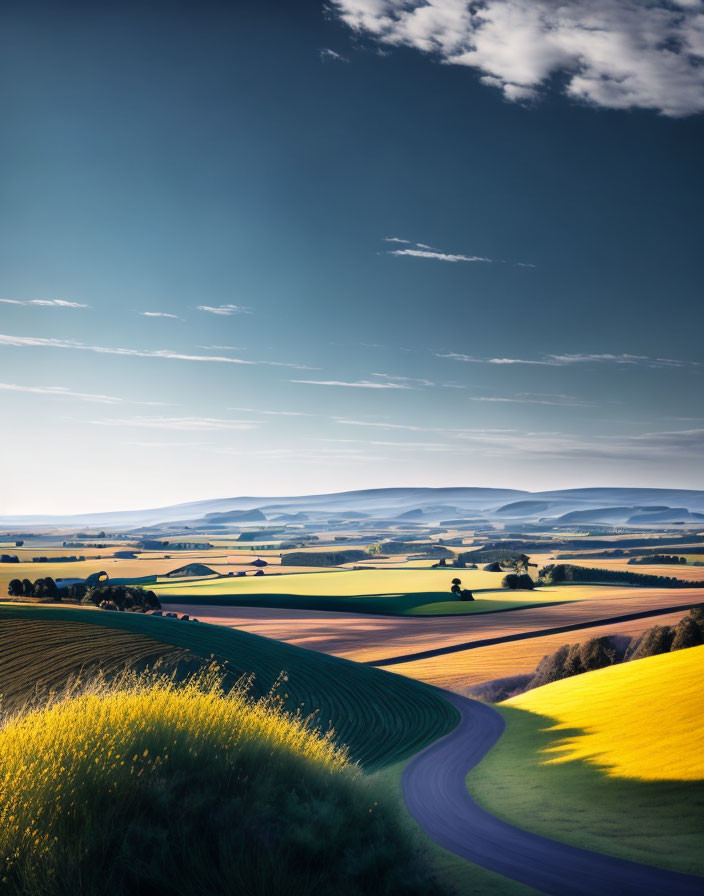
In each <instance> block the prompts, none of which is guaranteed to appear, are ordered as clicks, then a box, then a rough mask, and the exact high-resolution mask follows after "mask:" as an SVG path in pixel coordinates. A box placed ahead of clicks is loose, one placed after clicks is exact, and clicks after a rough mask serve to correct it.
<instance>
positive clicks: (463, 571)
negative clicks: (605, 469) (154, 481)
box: [0, 488, 704, 893]
mask: <svg viewBox="0 0 704 896" xmlns="http://www.w3.org/2000/svg"><path fill="white" fill-rule="evenodd" d="M656 497H657V498H658V500H659V501H660V502H661V505H662V504H664V503H666V502H671V501H673V499H674V498H676V499H677V503H678V504H680V505H681V504H686V506H687V507H688V508H690V509H689V510H688V513H689V514H691V515H692V516H694V517H696V518H697V519H699V518H701V519H702V520H704V493H702V492H693V491H691V492H683V491H682V492H679V493H677V494H676V495H675V493H673V492H669V493H668V492H664V491H663V492H662V494H661V495H659V496H656V495H655V492H654V490H643V491H642V493H641V494H638V495H633V494H632V495H631V496H630V499H631V500H633V499H634V498H636V499H637V500H639V501H640V502H642V503H640V504H634V505H633V507H632V510H633V512H637V508H638V507H648V506H649V504H648V503H646V502H652V501H654V500H655V499H656ZM503 498H504V496H503V495H502V494H501V493H500V492H497V493H492V491H491V490H489V489H471V488H454V489H452V488H450V489H442V490H440V489H387V490H384V489H379V490H373V491H366V492H364V491H362V492H350V493H345V494H339V495H321V496H310V497H300V498H279V499H255V498H248V499H232V500H231V501H223V502H221V501H218V502H212V507H211V505H210V504H208V503H207V502H206V505H204V506H198V507H197V508H195V509H192V508H190V507H187V506H186V507H176V508H167V509H164V510H162V511H158V510H157V511H154V512H153V513H151V514H150V516H153V517H154V519H150V520H149V521H148V522H147V524H146V525H143V523H144V522H145V520H144V519H143V518H142V517H143V515H142V514H134V515H133V516H134V520H133V522H130V520H129V519H128V518H127V517H129V514H126V515H124V518H123V519H122V520H121V522H120V524H119V525H113V526H110V525H109V523H108V522H107V520H108V519H109V517H108V516H101V515H100V514H97V515H96V516H95V517H94V519H93V521H92V523H93V525H91V526H86V520H83V519H81V520H71V519H70V518H69V517H66V518H65V519H63V520H53V521H48V520H46V521H42V520H29V519H27V520H24V521H22V522H20V521H17V522H16V523H15V524H14V525H8V524H7V523H6V524H5V531H4V533H3V536H2V537H3V550H4V551H5V552H6V553H5V554H4V555H3V562H2V575H3V580H2V587H3V591H4V592H5V596H4V598H3V603H2V604H1V605H0V641H1V643H2V651H1V656H2V659H1V660H0V686H1V688H2V693H3V705H4V708H5V712H6V714H7V722H6V728H5V729H4V731H3V732H2V734H0V750H1V751H2V754H3V756H4V757H5V760H4V768H5V771H4V775H5V778H4V784H3V791H2V792H3V799H4V800H5V805H4V807H3V812H4V818H5V825H4V834H3V849H4V850H5V852H4V855H5V856H6V858H5V862H6V865H5V869H4V874H5V881H6V883H7V886H8V887H9V888H10V891H15V892H26V890H27V881H28V880H31V881H33V884H32V885H33V886H35V887H37V888H39V887H41V888H42V890H43V891H46V892H49V891H51V890H52V886H54V884H52V882H51V881H52V880H53V879H55V876H56V875H60V878H61V880H63V881H65V882H66V883H67V884H68V885H70V886H72V887H79V886H81V887H84V888H85V891H86V892H93V890H95V892H97V891H98V888H99V886H100V881H101V880H102V879H103V878H104V877H105V876H106V875H108V874H109V875H111V876H114V877H115V879H116V880H115V887H116V891H117V892H123V891H124V892H129V891H130V890H131V888H133V887H135V886H136V887H140V886H143V885H144V883H143V880H142V878H141V875H142V874H144V873H147V874H148V875H149V878H150V879H152V878H153V880H154V882H155V883H154V886H156V887H157V890H158V891H159V892H161V889H159V888H162V889H163V888H167V889H172V890H173V891H174V892H177V891H178V892H182V891H184V890H183V889H181V890H179V889H178V888H179V887H181V888H183V886H184V884H183V882H184V881H190V883H188V886H190V887H193V886H197V884H196V883H195V878H194V874H196V870H195V869H196V868H197V875H200V874H201V873H202V866H203V864H205V865H206V866H207V867H208V868H209V869H210V871H209V873H211V874H212V878H211V880H212V883H211V884H209V886H212V887H213V888H214V892H230V890H228V887H230V888H232V882H231V878H232V877H233V876H234V875H236V876H237V879H238V884H237V887H239V888H240V889H237V888H235V889H233V892H240V891H241V892H243V893H244V892H296V893H297V892H301V893H308V892H314V891H315V892H328V891H330V892H331V891H332V888H333V887H335V888H336V889H338V888H342V891H343V892H350V893H356V892H377V891H379V892H400V893H401V892H402V893H407V892H414V893H415V892H418V893H426V892H427V893H430V892H438V893H444V892H447V893H452V892H458V893H483V892H498V893H522V892H526V893H527V892H536V891H537V892H547V893H557V892H570V893H571V892H575V893H576V892H579V893H596V892H609V891H613V892H623V893H698V892H702V885H703V884H704V864H703V863H702V850H701V848H700V847H701V836H702V830H704V765H703V757H704V724H703V722H702V718H703V715H702V708H703V704H702V687H701V671H702V663H703V662H704V660H703V656H704V531H702V529H703V527H702V526H701V524H697V523H691V524H690V523H688V524H687V525H686V526H685V527H684V528H683V527H681V526H678V527H676V528H674V527H667V526H663V525H659V526H654V527H652V528H647V529H646V528H638V527H628V526H619V527H614V526H610V525H608V524H606V523H603V522H601V521H600V520H602V519H605V518H608V516H609V513H610V511H611V508H612V507H613V506H618V505H620V504H621V502H622V500H623V496H622V495H621V494H620V493H619V490H617V489H611V490H609V489H599V490H590V489H579V490H572V491H562V492H555V493H550V494H546V495H542V496H541V499H542V500H544V501H545V502H546V503H547V504H550V503H551V502H553V501H555V502H559V506H560V509H564V506H566V505H567V504H569V505H570V506H572V507H573V508H579V509H580V512H581V511H584V512H585V513H586V512H587V511H588V515H589V516H590V518H591V519H592V520H593V521H592V522H589V523H583V524H581V525H578V526H575V525H571V524H569V523H562V522H560V521H559V518H552V519H551V518H549V517H543V518H542V519H541V520H533V519H530V517H527V516H526V515H525V514H523V515H521V516H517V517H514V518H513V519H512V520H511V521H508V522H507V521H506V520H505V517H504V508H505V504H504V503H503ZM514 503H515V502H514ZM223 504H224V505H226V506H228V508H229V509H228V510H227V511H225V513H226V514H229V515H230V516H233V517H237V516H239V517H243V516H247V515H250V516H256V517H257V519H256V521H254V520H252V521H251V522H223V523H216V524H212V523H209V519H211V518H212V517H211V516H209V514H212V513H218V514H221V513H223V511H222V510H220V509H218V510H217V511H216V510H214V509H213V508H215V507H218V508H221V507H222V506H223ZM661 505H659V506H661ZM253 511H258V513H256V514H254V513H253ZM512 512H516V511H512ZM519 512H520V511H519ZM569 512H572V511H569ZM521 513H522V512H521ZM162 514H163V516H164V517H165V519H164V520H163V521H162V522H161V523H159V522H157V521H156V518H157V517H158V516H160V515H162ZM448 514H449V515H450V519H449V520H446V519H445V517H447V516H448ZM177 517H181V519H180V520H178V521H175V520H176V518H177ZM463 517H464V518H469V517H473V518H474V519H475V522H473V523H472V524H467V523H464V522H462V518H463ZM480 517H481V520H480V519H479V518H480ZM499 520H502V522H499ZM362 521H363V522H362ZM87 530H89V531H87ZM67 543H68V544H70V545H71V546H72V547H71V551H72V552H73V553H71V554H67V549H66V547H65V545H66V544H67ZM699 570H701V579H698V578H697V577H696V575H695V573H696V572H697V571H699ZM682 573H684V574H682ZM184 738H185V740H184ZM187 745H188V746H187ZM223 750H224V751H225V752H223ZM74 756H75V758H71V759H70V761H67V757H74ZM30 757H31V758H30ZM18 763H21V764H22V767H23V769H24V771H22V772H21V773H19V776H18V771H17V768H18V766H17V764H18ZM125 763H126V766H125ZM262 763H263V764H262ZM80 769H84V770H83V771H80ZM227 769H230V770H229V771H227ZM251 774H255V775H257V777H258V779H259V780H260V782H261V783H260V784H257V785H256V787H255V788H254V789H252V785H250V784H247V783H246V781H247V780H248V779H249V776H250V775H251ZM221 775H224V776H225V777H224V778H222V781H223V784H222V786H223V787H224V788H225V789H224V791H223V792H219V786H220V785H218V784H217V782H218V780H221V779H220V776H221ZM233 775H234V777H233ZM225 781H228V782H229V783H228V784H227V785H226V786H225V784H224V782H225ZM22 782H24V783H22ZM135 788H136V789H135ZM164 788H165V789H164ZM113 793H119V794H120V797H119V800H117V802H115V801H114V798H113V797H112V796H111V794H113ZM157 794H158V798H157ZM105 800H107V803H108V805H110V807H111V808H110V812H111V813H112V814H111V819H110V825H109V830H106V829H105V828H104V826H103V825H102V824H100V825H98V816H97V815H94V813H101V812H103V811H104V809H105ZM252 801H254V803H253V802H252ZM292 801H293V802H292ZM237 807H240V808H239V809H237ZM245 807H246V810H245ZM365 807H366V808H365ZM242 811H246V812H247V813H251V812H254V815H255V817H256V818H257V819H258V820H257V825H258V826H260V827H261V826H263V828H262V830H266V831H267V835H266V836H267V841H266V842H267V850H268V851H269V852H268V854H267V857H266V858H264V857H263V856H262V855H260V853H259V850H260V849H261V848H262V845H261V842H260V840H259V837H260V836H261V833H260V834H257V832H256V830H254V831H253V830H252V828H251V826H250V824H245V825H244V827H243V826H242V819H241V817H239V813H241V812H242ZM168 812H175V813H178V814H179V819H180V818H181V815H180V813H183V824H181V821H179V823H178V825H177V831H176V832H174V833H172V824H173V822H172V821H170V820H169V817H168V814H167V813H168ZM365 812H366V813H371V814H372V816H373V818H371V819H370V820H369V821H368V820H367V819H366V818H365V817H364V813H365ZM271 813H274V814H273V815H272V814H271ZM218 818H219V819H221V821H220V823H222V824H224V823H225V822H226V823H227V825H228V826H229V830H230V834H228V835H227V836H225V834H224V833H223V832H222V831H220V832H219V833H218V832H216V828H217V824H218V822H216V821H215V819H218ZM275 819H276V820H275ZM95 825H98V826H99V828H100V831H99V832H98V833H96V832H95V831H94V830H93V828H94V826H95ZM350 825H354V826H355V833H354V836H353V837H351V836H350V832H349V830H348V828H349V826H350ZM214 826H215V827H214ZM125 828H126V830H127V834H126V833H125ZM117 830H119V831H120V833H119V837H118V840H119V843H118V840H116V831H117ZM69 831H73V832H74V835H73V836H74V838H75V836H78V838H79V842H80V844H81V846H80V847H78V846H77V844H76V841H75V839H72V838H69V833H68V832H69ZM165 835H166V836H168V839H167V840H163V838H164V836H165ZM231 837H232V838H234V839H231ZM67 838H69V839H71V840H72V842H71V843H70V844H67V843H66V840H67ZM370 838H371V839H370ZM372 842H373V844H374V846H373V848H372V846H371V844H372ZM508 843H510V844H511V848H510V850H509V849H507V847H506V845H507V844H508ZM343 844H344V845H343ZM235 846H236V848H235ZM331 849H332V850H340V852H339V858H335V859H334V860H333V859H331V858H330V852H329V851H330V850H331ZM125 850H129V852H125ZM155 850H156V852H155ZM321 850H324V851H325V856H324V857H323V856H322V855H321V853H320V851H321ZM116 855H119V856H120V861H119V863H116V861H115V856H116ZM194 855H195V856H197V864H195V863H194ZM272 856H276V860H275V862H274V861H272V858H271V857H272ZM88 861H89V862H90V866H91V870H90V876H89V877H88V879H87V880H86V878H85V874H86V870H85V863H86V862H88ZM349 862H352V866H348V863H349ZM400 862H401V863H403V866H404V869H405V870H404V874H403V875H401V876H400V878H398V879H395V878H396V876H395V874H394V872H393V868H394V867H396V868H398V863H400ZM338 863H339V864H338ZM575 868H578V869H579V874H580V879H579V881H578V882H575V880H574V879H573V874H574V869H575ZM142 869H146V871H143V870H142ZM282 869H286V870H285V871H283V870H282ZM353 869H354V870H353ZM279 875H283V876H282V877H279ZM339 875H342V876H343V877H344V883H342V882H341V878H340V876H339ZM380 879H383V880H384V883H383V885H381V884H380V883H379V880H380ZM79 882H80V883H79ZM380 887H382V888H381V889H379V888H380ZM612 887H613V888H614V889H613V890H610V888H612ZM345 888H347V889H345ZM37 891H39V890H37ZM57 892H58V890H57ZM184 892H185V891H184Z"/></svg>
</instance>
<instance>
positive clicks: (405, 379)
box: [372, 373, 437, 386]
mask: <svg viewBox="0 0 704 896" xmlns="http://www.w3.org/2000/svg"><path fill="white" fill-rule="evenodd" d="M372 376H376V377H379V379H383V380H388V381H389V382H392V383H407V384H408V385H411V384H412V385H414V386H435V385H437V384H436V383H434V382H432V380H425V379H422V378H420V377H415V376H395V375H394V374H391V373H373V374H372Z"/></svg>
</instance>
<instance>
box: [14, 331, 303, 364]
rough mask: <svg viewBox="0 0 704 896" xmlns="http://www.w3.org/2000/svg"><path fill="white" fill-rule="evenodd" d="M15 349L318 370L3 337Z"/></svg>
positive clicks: (63, 340) (175, 352)
mask: <svg viewBox="0 0 704 896" xmlns="http://www.w3.org/2000/svg"><path fill="white" fill-rule="evenodd" d="M3 345H5V346H11V347H14V348H56V349H67V350H68V349H71V350H74V351H84V352H95V353H97V354H99V355H118V356H121V357H129V358H158V359H162V360H169V361H198V362H203V363H210V364H239V365H241V364H245V365H250V366H251V365H260V366H265V367H292V368H294V369H296V370H315V369H316V368H314V367H308V365H306V364H294V363H290V362H288V361H245V360H244V359H242V358H228V357H225V356H223V355H192V354H188V353H185V352H177V351H172V350H170V349H144V350H142V349H135V348H109V347H107V346H104V345H87V344H85V343H83V342H77V341H76V340H73V339H54V338H48V337H44V336H10V335H8V334H6V333H0V346H3Z"/></svg>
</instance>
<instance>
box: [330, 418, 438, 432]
mask: <svg viewBox="0 0 704 896" xmlns="http://www.w3.org/2000/svg"><path fill="white" fill-rule="evenodd" d="M333 419H334V420H335V423H340V424H342V425H343V426H370V427H374V428H376V429H390V430H392V429H401V430H404V431H406V432H444V431H445V430H441V429H437V428H435V427H430V426H416V425H415V424H411V423H385V422H384V421H370V420H350V419H348V418H347V417H335V418H333Z"/></svg>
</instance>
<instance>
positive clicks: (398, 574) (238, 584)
mask: <svg viewBox="0 0 704 896" xmlns="http://www.w3.org/2000/svg"><path fill="white" fill-rule="evenodd" d="M286 569H288V567H286ZM456 574H459V578H460V579H462V585H463V587H465V588H470V589H473V590H479V589H483V588H492V589H493V588H500V587H501V579H502V578H503V576H504V573H498V572H484V571H483V570H480V569H479V570H474V569H472V570H468V569H460V570H453V569H357V570H337V571H332V572H330V571H322V572H307V573H300V574H299V573H294V574H286V573H283V574H281V575H277V576H276V577H274V576H272V575H263V576H259V577H258V578H239V579H237V578H235V579H216V580H214V581H210V580H204V581H200V582H190V583H188V584H182V583H179V582H173V583H171V582H169V583H160V584H159V585H158V586H156V587H155V588H154V590H155V591H156V592H157V593H158V594H160V595H163V596H164V599H165V600H166V599H168V595H170V594H174V595H176V594H192V595H193V596H194V597H198V598H200V599H204V598H205V597H206V596H207V595H209V594H213V595H215V594H245V593H246V594H300V595H311V596H313V597H325V596H335V597H354V596H357V595H363V594H419V593H423V592H426V591H431V592H432V591H435V592H437V591H447V592H448V599H449V593H450V587H451V583H452V580H453V578H454V577H455V575H456ZM553 590H554V589H546V590H545V591H541V592H540V593H539V594H533V593H532V592H511V599H513V598H514V597H516V598H517V599H520V598H521V596H526V599H527V600H529V602H530V603H540V602H547V601H550V600H552V599H554V598H553V597H552V596H551V592H552V591H553ZM561 599H562V600H564V599H565V598H564V597H562V598H561Z"/></svg>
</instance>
